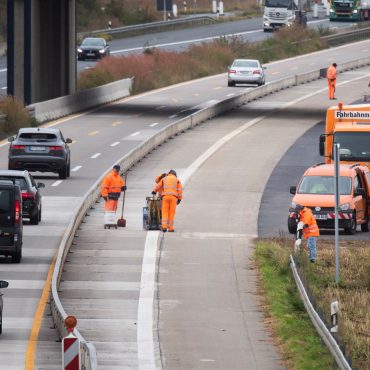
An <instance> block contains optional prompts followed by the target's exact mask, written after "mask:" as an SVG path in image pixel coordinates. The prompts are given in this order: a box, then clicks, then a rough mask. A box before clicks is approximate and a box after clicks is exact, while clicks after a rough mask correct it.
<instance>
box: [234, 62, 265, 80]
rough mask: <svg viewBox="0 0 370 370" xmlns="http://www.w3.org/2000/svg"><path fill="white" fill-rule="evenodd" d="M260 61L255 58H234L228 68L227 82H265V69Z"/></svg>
mask: <svg viewBox="0 0 370 370" xmlns="http://www.w3.org/2000/svg"><path fill="white" fill-rule="evenodd" d="M265 69H266V67H262V65H261V63H260V62H259V61H258V60H256V59H235V60H234V61H233V63H232V64H231V66H230V67H229V68H228V73H227V84H228V86H235V84H240V83H242V84H257V85H258V86H261V85H264V84H265V71H264V70H265Z"/></svg>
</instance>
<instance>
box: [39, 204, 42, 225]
mask: <svg viewBox="0 0 370 370" xmlns="http://www.w3.org/2000/svg"><path fill="white" fill-rule="evenodd" d="M41 210H42V208H41V206H40V211H39V222H41V213H42V212H41Z"/></svg>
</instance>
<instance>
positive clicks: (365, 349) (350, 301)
mask: <svg viewBox="0 0 370 370" xmlns="http://www.w3.org/2000/svg"><path fill="white" fill-rule="evenodd" d="M292 252H293V251H292V242H291V240H290V241H289V240H287V239H275V240H259V241H258V243H257V248H256V261H257V263H258V266H259V268H260V273H261V279H262V286H263V290H264V292H265V296H266V302H267V312H268V314H269V315H271V317H272V322H273V332H274V334H275V335H276V337H277V338H278V339H277V340H278V343H279V344H280V348H281V352H282V354H283V356H284V358H285V359H286V360H287V363H288V367H289V368H290V369H331V368H333V367H332V365H333V361H332V359H331V356H330V354H329V352H328V350H327V349H326V347H325V346H324V345H323V344H321V340H320V339H319V337H318V335H317V334H316V331H315V329H314V327H313V325H312V324H311V321H310V319H309V317H308V315H307V314H306V311H305V309H304V306H303V303H302V302H301V299H300V297H299V293H298V291H297V289H296V286H295V283H294V279H293V276H292V274H291V271H290V267H289V254H290V253H292ZM340 258H341V282H340V284H338V285H337V284H335V262H334V261H335V255H334V246H333V242H332V241H330V240H324V239H322V240H319V244H318V260H317V263H315V264H314V265H313V264H311V263H308V262H307V256H306V252H305V251H302V252H301V254H300V255H299V256H298V269H299V272H300V275H301V277H302V278H303V280H304V281H305V284H306V289H307V288H308V290H309V294H310V295H311V296H312V297H313V298H314V300H315V302H316V309H317V310H318V311H319V312H321V313H322V315H323V316H324V319H325V321H326V322H327V323H328V322H330V321H329V320H330V302H332V301H335V300H337V301H339V307H340V316H339V333H338V335H339V338H340V343H341V345H342V346H344V347H345V348H346V354H347V355H349V356H350V357H351V359H352V365H353V368H356V369H362V370H369V369H370V335H369V333H370V310H369V306H370V292H369V288H370V243H369V242H366V243H365V242H361V241H346V242H343V243H342V244H341V248H340Z"/></svg>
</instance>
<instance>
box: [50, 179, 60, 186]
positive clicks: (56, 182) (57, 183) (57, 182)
mask: <svg viewBox="0 0 370 370" xmlns="http://www.w3.org/2000/svg"><path fill="white" fill-rule="evenodd" d="M62 182H63V180H57V181H55V182H54V184H51V186H58V185H60V184H61V183H62Z"/></svg>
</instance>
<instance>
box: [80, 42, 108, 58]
mask: <svg viewBox="0 0 370 370" xmlns="http://www.w3.org/2000/svg"><path fill="white" fill-rule="evenodd" d="M107 55H110V47H109V44H108V43H107V42H106V41H105V39H103V38H102V37H86V38H85V39H84V40H83V41H82V43H81V45H80V46H78V48H77V59H78V60H85V59H101V58H103V57H105V56H107Z"/></svg>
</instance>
